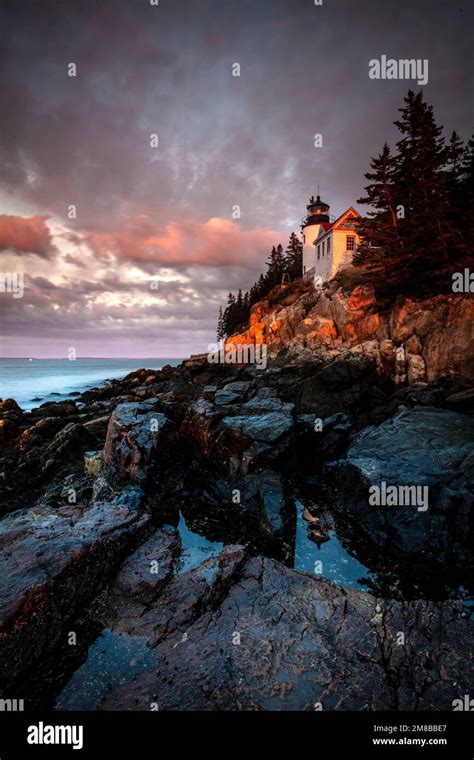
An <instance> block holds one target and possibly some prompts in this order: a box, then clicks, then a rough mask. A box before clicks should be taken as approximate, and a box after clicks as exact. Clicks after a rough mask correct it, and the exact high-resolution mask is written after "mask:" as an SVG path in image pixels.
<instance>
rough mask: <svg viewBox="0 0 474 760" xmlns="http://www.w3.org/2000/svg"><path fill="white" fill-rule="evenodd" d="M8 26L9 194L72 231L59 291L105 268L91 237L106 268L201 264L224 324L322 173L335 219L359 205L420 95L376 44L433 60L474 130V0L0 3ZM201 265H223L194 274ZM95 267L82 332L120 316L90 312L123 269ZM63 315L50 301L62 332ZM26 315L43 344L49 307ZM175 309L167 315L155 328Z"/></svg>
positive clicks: (434, 87)
mask: <svg viewBox="0 0 474 760" xmlns="http://www.w3.org/2000/svg"><path fill="white" fill-rule="evenodd" d="M0 28H1V29H2V30H3V32H4V33H3V35H2V43H1V46H0V99H1V113H2V124H1V131H2V135H1V140H0V193H1V195H0V198H3V199H5V200H8V204H9V205H8V208H9V212H8V213H9V214H11V215H13V216H17V217H25V219H24V221H26V217H27V216H28V214H27V213H25V209H26V208H28V209H30V211H29V215H30V217H31V215H32V216H34V218H36V219H37V220H39V221H38V222H37V225H38V226H37V229H36V232H37V233H38V234H39V232H40V223H41V220H43V222H42V223H43V225H45V229H43V231H42V234H43V235H45V234H46V233H47V230H48V227H47V226H46V224H49V226H50V228H51V226H52V221H51V220H49V221H48V222H46V217H45V215H47V214H51V215H52V218H53V219H54V220H61V221H62V222H63V224H64V225H65V226H64V227H63V229H62V231H60V232H57V236H56V237H55V238H54V240H55V242H56V243H57V246H58V248H60V249H61V250H62V254H61V258H60V259H55V261H56V264H57V266H58V267H59V269H58V272H60V267H61V266H64V267H68V269H67V270H65V277H66V280H65V281H64V284H63V285H61V283H60V281H59V280H58V278H55V279H54V282H55V284H56V285H57V288H55V289H53V290H51V291H50V296H51V298H53V297H54V298H58V299H59V298H60V295H59V293H58V290H61V289H63V290H66V291H68V292H69V297H72V296H71V292H70V290H71V282H70V280H71V278H72V277H73V275H72V274H71V271H75V270H76V269H77V271H78V272H79V270H81V269H84V261H85V260H86V261H87V267H90V261H89V259H87V256H86V255H85V254H84V250H86V249H87V248H88V247H90V246H92V249H93V250H94V252H95V254H96V259H97V269H101V270H102V268H103V267H104V266H109V267H112V268H114V267H120V266H121V265H125V264H126V263H127V262H128V263H129V264H130V266H132V267H133V266H135V267H139V268H140V269H141V271H142V272H148V273H149V274H153V273H154V272H156V271H157V270H159V269H160V267H164V266H167V267H172V268H174V269H176V270H177V271H178V270H179V271H180V272H181V273H183V272H184V273H186V272H187V271H188V270H189V271H192V277H193V288H194V289H195V295H194V297H193V299H191V301H190V303H192V302H193V301H195V300H196V299H200V300H201V302H202V304H203V307H202V308H203V309H207V310H208V312H207V314H208V317H207V321H208V323H209V325H212V324H213V323H214V319H215V310H216V307H217V305H218V303H219V299H220V298H222V295H223V293H225V291H228V290H230V289H235V288H238V287H239V286H242V287H243V288H247V287H249V286H250V284H251V283H252V280H253V278H254V276H257V275H258V272H259V271H260V269H261V268H262V267H263V266H264V260H265V258H266V255H267V251H268V249H269V247H270V246H271V245H272V244H274V243H275V244H276V243H278V242H282V243H283V244H285V243H286V240H287V237H288V234H289V232H290V231H291V230H292V229H295V231H298V222H299V220H300V218H301V216H302V214H303V212H304V207H305V204H306V202H307V198H308V196H309V195H310V194H311V193H313V192H315V191H316V188H317V184H318V183H319V184H320V186H321V194H322V195H323V196H324V198H325V200H327V201H328V202H329V203H330V204H331V207H332V208H331V211H333V212H334V213H335V214H337V213H340V212H342V211H343V210H344V209H345V208H347V207H348V206H349V205H351V204H355V201H356V199H357V197H359V195H360V194H361V191H362V189H363V185H364V178H363V173H364V172H365V171H367V168H368V163H369V158H370V156H371V155H373V154H374V153H375V152H377V151H378V150H379V149H380V148H381V146H382V144H383V142H384V141H385V140H388V141H389V142H393V139H394V137H395V131H394V127H393V125H392V122H393V120H394V118H396V117H397V108H399V107H400V105H401V103H402V98H403V95H404V94H405V93H406V91H407V89H408V87H410V86H411V87H414V88H415V89H416V88H417V86H416V83H414V82H405V81H397V80H395V81H387V80H385V81H374V80H370V79H369V77H368V62H369V60H370V59H371V58H378V57H380V55H381V54H386V55H388V56H393V57H395V58H427V59H428V60H429V83H428V85H427V86H426V87H425V88H424V91H425V96H426V98H427V100H428V101H430V102H432V103H433V105H434V109H435V114H436V116H437V119H438V121H439V122H440V123H443V124H444V125H445V127H446V130H447V131H451V130H452V129H453V128H456V129H457V130H458V131H459V132H460V133H461V135H462V136H463V137H464V138H466V137H467V136H468V135H469V133H470V131H471V130H472V108H471V104H470V101H469V92H470V91H471V90H472V68H471V66H470V60H471V51H470V39H469V34H468V33H467V30H468V29H470V28H472V12H471V11H470V10H469V8H468V6H467V4H465V3H464V2H463V0H460V3H458V4H453V3H452V1H451V0H417V2H416V3H413V2H412V0H384V2H379V1H378V0H360V1H357V0H324V3H323V5H322V6H315V5H314V3H313V2H312V0H160V4H159V6H157V7H154V6H150V4H149V3H148V1H147V0H102V1H101V2H100V3H92V2H91V0H74V2H73V1H72V0H58V1H56V0H42V2H41V3H39V2H37V0H23V2H21V3H20V2H17V1H15V2H13V1H9V0H3V2H2V3H1V5H0ZM71 62H73V63H75V64H76V65H77V76H76V77H75V78H74V77H68V76H67V65H68V63H71ZM234 62H238V63H240V66H241V76H240V77H233V76H232V72H231V67H232V64H233V63H234ZM152 133H157V134H158V136H159V147H158V148H156V149H155V148H151V147H150V135H151V134H152ZM316 133H321V134H322V136H323V147H322V148H320V149H317V148H315V147H314V144H313V140H314V135H315V134H316ZM15 202H16V203H17V204H18V209H15V210H14V212H13V213H12V211H11V209H12V206H13V205H14V203H15ZM71 204H74V205H75V206H76V208H77V219H75V220H71V219H68V217H67V211H68V206H70V205H71ZM236 204H238V205H239V206H240V208H241V219H240V221H238V222H233V221H232V207H233V206H234V205H236ZM1 211H2V208H1V207H0V212H1ZM212 220H216V222H215V225H214V228H213V226H212V224H211V222H212ZM25 229H26V228H25ZM16 233H17V234H20V228H19V227H18V229H17V230H16ZM33 233H34V229H33V227H32V226H31V223H30V235H31V236H32V239H31V241H30V242H28V243H21V245H20V246H17V247H16V248H15V247H14V246H13V248H12V247H11V245H10V249H12V250H16V251H26V248H25V245H26V247H30V248H32V249H34V250H33V251H31V252H36V253H38V254H39V255H42V256H43V257H46V256H49V257H51V247H50V241H48V240H47V238H46V237H44V238H43V242H41V241H40V240H39V238H38V240H37V241H36V243H37V245H36V248H35V246H34V242H35V241H34V234H33ZM9 234H10V241H13V242H15V241H14V240H13V238H12V235H13V230H10V233H9ZM24 234H26V231H25V230H24ZM47 234H49V233H47ZM2 239H3V240H4V241H6V240H7V238H6V237H5V236H4V238H1V225H0V243H1V241H2ZM15 239H16V240H17V238H15ZM17 242H18V240H17ZM62 245H64V246H67V248H64V250H63V249H62V248H61V246H62ZM206 267H209V268H211V269H213V271H214V275H213V276H212V277H211V276H210V275H209V274H205V273H204V271H202V272H201V273H200V274H199V272H198V271H197V270H198V269H199V268H201V269H202V270H204V269H205V268H206ZM188 273H189V272H188ZM34 274H37V273H34ZM83 274H84V272H82V275H83ZM94 274H95V276H94V277H91V278H90V280H91V283H92V285H91V291H90V292H89V294H88V298H89V301H88V300H87V298H86V295H85V293H81V287H80V286H79V285H78V287H77V292H76V296H77V298H78V299H79V300H78V301H77V303H76V306H75V309H76V312H75V319H76V328H75V329H77V330H78V331H80V330H84V331H86V332H87V329H88V328H87V327H86V326H87V325H88V324H89V320H90V318H91V314H90V310H91V308H92V309H94V308H95V309H97V313H99V310H101V311H100V320H103V321H104V320H105V321H106V316H105V314H106V312H107V309H109V310H112V309H113V310H114V311H113V314H112V311H110V312H109V314H110V321H112V322H113V321H115V316H114V315H115V313H116V310H117V309H118V310H120V308H121V307H120V306H115V305H112V303H111V302H109V303H108V304H107V303H101V304H100V305H98V304H95V306H94V307H91V306H90V305H86V304H90V299H91V298H92V295H93V294H92V290H93V289H96V290H95V291H94V292H95V293H99V292H100V290H101V288H104V292H109V293H111V292H113V291H112V290H111V288H112V282H111V281H110V278H109V282H108V283H106V284H103V285H101V284H100V280H101V279H102V278H103V276H104V275H103V273H94ZM80 275H81V272H79V274H78V276H77V279H78V280H80V281H83V280H84V279H85V278H84V277H83V276H80ZM120 277H121V275H119V274H118V273H117V278H118V279H117V282H116V290H115V292H116V293H117V294H118V295H120V294H121V293H122V292H123V291H122V290H121V288H120V285H119V279H120ZM238 278H240V280H239V279H238ZM209 283H211V285H209ZM128 287H130V286H129V285H127V282H126V281H125V285H124V288H125V290H126V289H127V288H128ZM172 291H173V288H172V287H171V286H170V289H169V293H170V294H171V292H172ZM41 292H42V293H43V295H44V293H45V292H46V288H41ZM177 292H178V291H177ZM179 293H180V299H181V300H180V301H179V304H180V305H178V300H179V299H178V300H175V301H173V300H170V301H169V304H170V306H169V308H170V309H172V308H175V309H176V314H177V315H178V314H179V319H180V320H184V319H185V318H186V315H185V311H183V309H182V308H181V307H184V309H186V308H188V310H189V311H188V313H189V314H191V315H192V314H193V313H194V312H193V311H192V309H191V307H190V305H189V303H188V302H187V301H186V300H183V299H185V296H184V294H183V292H182V291H180V292H179ZM79 296H81V297H84V298H85V299H86V300H85V301H81V300H80V298H79ZM169 297H170V298H171V295H170V296H169ZM9 303H10V302H9ZM57 303H59V301H58V302H57ZM43 306H44V308H46V309H48V308H49V307H48V306H47V303H44V304H43ZM10 307H11V308H15V309H16V308H17V305H16V304H15V305H14V307H13V305H12V304H11V303H10ZM35 308H37V309H38V310H39V309H40V305H39V304H38V306H37V307H35ZM122 308H123V310H124V319H126V318H128V317H129V315H130V312H126V310H125V308H124V307H122ZM136 308H138V307H136ZM102 310H103V313H102ZM29 311H30V312H31V308H30V309H29ZM55 313H57V311H56V312H55V311H54V308H53V305H52V304H51V311H48V310H47V317H48V320H50V323H51V325H52V324H53V322H54V316H55ZM137 313H138V312H137ZM141 314H142V316H141V318H142V319H143V324H142V326H140V317H136V318H135V317H133V320H134V321H133V327H134V329H135V335H136V336H138V335H139V334H140V335H143V336H145V334H146V331H147V330H150V329H151V328H150V321H149V320H152V319H153V310H151V314H150V313H149V311H148V306H145V307H144V310H143V312H142V313H141ZM27 316H28V309H26V307H25V314H24V318H25V320H26V321H25V322H24V323H23V324H24V330H25V331H26V330H27V329H30V331H31V338H32V340H34V339H35V338H36V337H37V336H38V335H41V334H42V333H41V330H42V329H43V328H42V327H41V319H35V320H31V321H30V326H29V328H28V327H27V324H28V322H27V319H26V318H27ZM98 318H99V317H98ZM164 319H165V317H164V316H163V315H160V314H158V312H155V320H156V322H157V324H158V323H159V321H160V320H164ZM13 321H14V320H12V322H13ZM191 322H192V319H191ZM51 329H52V328H51ZM104 329H105V328H104ZM128 329H129V328H128V327H127V330H128ZM130 329H131V327H130ZM173 329H174V330H175V333H174V337H175V341H177V343H178V344H179V345H181V346H182V347H183V348H182V351H183V352H186V351H189V350H192V348H193V327H192V325H191V326H190V327H189V326H188V325H187V324H186V328H185V327H184V325H183V326H182V328H181V327H180V325H179V324H178V323H176V325H175V327H174V328H173ZM211 333H212V330H211V331H210V334H209V338H212V334H211ZM84 334H85V333H84ZM123 334H124V336H126V334H127V331H126V329H125V327H123ZM88 335H89V333H88ZM196 336H197V338H196V339H198V337H199V339H201V336H200V334H199V336H198V333H197V332H196ZM88 339H89V340H91V341H92V340H93V339H94V338H93V334H92V332H91V333H90V335H89V338H88ZM97 339H99V336H98V335H97ZM101 339H102V338H101ZM124 339H125V337H124Z"/></svg>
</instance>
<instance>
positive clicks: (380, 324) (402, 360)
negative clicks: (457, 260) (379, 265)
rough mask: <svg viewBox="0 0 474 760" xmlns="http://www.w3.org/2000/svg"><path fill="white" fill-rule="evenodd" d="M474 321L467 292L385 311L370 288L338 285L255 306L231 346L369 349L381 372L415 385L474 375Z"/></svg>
mask: <svg viewBox="0 0 474 760" xmlns="http://www.w3.org/2000/svg"><path fill="white" fill-rule="evenodd" d="M288 301H289V302H288ZM473 324H474V303H473V302H472V301H471V300H468V299H466V298H464V297H463V296H462V295H460V296H457V295H439V296H436V297H432V298H425V299H420V300H414V299H410V298H402V299H401V300H400V302H397V303H396V304H395V305H394V306H393V307H392V308H391V309H384V310H382V308H381V306H380V305H379V304H378V303H377V301H376V298H375V295H374V290H373V288H372V287H371V286H368V285H363V286H357V287H354V288H353V289H352V290H350V292H346V291H343V290H342V289H341V288H340V287H338V286H337V283H334V282H332V283H330V284H329V287H327V288H325V289H324V290H322V291H319V290H316V289H314V290H313V289H311V290H307V292H305V293H303V294H302V295H299V294H298V295H297V296H296V297H295V298H293V299H292V298H291V296H285V294H282V297H281V298H280V299H275V300H274V302H273V303H272V302H271V301H270V300H269V299H267V300H265V301H262V302H260V303H257V304H255V306H254V307H253V308H252V311H251V315H250V321H249V328H248V329H247V330H245V331H244V332H242V333H239V334H237V335H233V336H232V337H231V338H229V339H228V340H227V345H230V344H235V345H240V344H252V343H264V344H266V345H267V347H268V351H269V354H270V355H276V354H277V353H278V352H279V351H280V350H282V349H290V351H295V352H300V351H302V350H303V349H309V350H310V351H312V352H325V353H327V354H329V355H335V354H336V353H341V352H347V351H354V350H363V351H364V352H367V353H370V354H372V355H373V356H374V357H375V359H376V362H377V366H378V368H379V372H380V374H382V375H384V376H386V377H387V378H390V379H392V380H394V381H395V382H396V383H397V384H404V383H408V384H413V383H419V382H431V381H434V380H436V379H438V378H439V377H443V376H446V375H451V374H454V373H459V374H462V375H464V376H466V377H471V378H472V377H474V358H473V357H474V331H473Z"/></svg>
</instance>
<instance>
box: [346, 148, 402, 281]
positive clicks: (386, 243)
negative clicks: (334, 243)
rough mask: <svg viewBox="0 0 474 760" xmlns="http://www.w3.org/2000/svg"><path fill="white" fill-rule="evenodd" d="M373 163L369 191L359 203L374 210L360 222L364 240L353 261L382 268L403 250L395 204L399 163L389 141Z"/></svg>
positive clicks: (368, 174) (369, 177) (369, 173)
mask: <svg viewBox="0 0 474 760" xmlns="http://www.w3.org/2000/svg"><path fill="white" fill-rule="evenodd" d="M370 166H371V169H372V171H370V172H367V173H366V174H364V176H365V178H366V179H368V180H369V184H368V185H367V186H366V188H365V190H366V193H367V194H366V195H365V196H364V197H362V198H359V199H358V200H357V203H362V204H368V205H370V206H372V207H373V209H374V211H369V212H368V213H367V216H366V217H363V218H362V219H361V220H360V222H359V225H358V226H359V232H360V235H361V236H362V242H361V244H360V246H359V249H358V251H357V252H356V253H355V254H354V263H355V264H358V263H361V264H362V263H365V264H366V266H368V267H371V268H372V269H374V270H380V268H382V267H383V266H385V265H386V263H387V258H388V257H389V256H391V257H392V258H396V257H398V256H400V254H401V253H402V252H403V241H402V239H401V237H400V231H399V227H400V222H399V219H398V217H397V206H396V185H395V179H394V175H395V170H396V162H395V159H394V157H393V156H392V154H391V151H390V148H389V146H388V145H387V143H385V145H384V146H383V149H382V152H381V153H380V155H378V156H377V157H376V158H373V159H371V162H370Z"/></svg>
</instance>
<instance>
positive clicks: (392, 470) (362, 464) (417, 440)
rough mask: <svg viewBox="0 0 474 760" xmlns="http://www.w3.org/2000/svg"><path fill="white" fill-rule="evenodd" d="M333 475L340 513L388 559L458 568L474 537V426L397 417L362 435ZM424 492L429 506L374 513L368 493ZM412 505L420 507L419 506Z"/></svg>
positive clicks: (456, 418) (443, 417) (459, 420)
mask: <svg viewBox="0 0 474 760" xmlns="http://www.w3.org/2000/svg"><path fill="white" fill-rule="evenodd" d="M330 470H331V471H333V472H335V473H336V475H337V481H338V486H339V491H340V499H339V509H340V510H341V511H343V512H344V514H346V515H350V516H352V517H354V518H355V519H356V520H357V524H358V526H359V530H360V529H362V530H364V531H365V532H366V533H367V534H368V535H369V536H370V538H371V539H373V540H374V541H375V542H376V543H377V544H379V545H382V546H384V548H385V549H386V550H387V551H388V552H390V553H395V554H396V553H400V552H402V553H408V554H413V553H420V552H423V553H424V554H425V555H426V556H430V557H431V558H434V559H438V560H440V561H453V562H456V561H458V560H460V559H462V558H463V557H464V556H465V555H466V553H467V552H468V551H469V546H470V542H471V539H472V535H473V525H474V519H473V513H472V508H473V504H474V419H473V418H472V417H469V416H467V415H462V414H458V413H456V412H451V411H448V410H446V409H437V408H434V407H423V408H414V409H409V410H405V411H401V412H400V413H399V414H397V415H396V416H395V417H393V418H392V419H389V420H386V421H385V422H383V423H382V424H381V425H379V426H378V427H376V426H370V427H368V428H366V429H364V430H362V431H361V432H360V433H359V434H358V435H357V436H356V438H355V439H354V441H353V443H352V445H351V447H350V449H349V451H348V452H347V457H346V458H345V459H344V460H341V461H339V462H336V463H335V464H334V465H332V466H331V467H330ZM382 482H385V483H386V484H387V485H394V486H397V487H406V486H410V487H411V486H418V487H419V488H420V489H422V488H424V487H425V486H426V488H427V491H426V494H427V498H428V506H427V508H426V509H423V507H422V506H420V505H421V499H422V498H423V494H424V493H425V492H422V491H420V497H421V498H420V499H419V500H418V501H419V502H420V504H419V506H417V505H416V504H415V505H414V506H409V505H407V506H383V505H381V506H376V505H371V504H370V503H369V496H370V494H369V488H371V487H374V486H376V487H380V488H381V487H382V485H381V484H382ZM418 501H417V504H418Z"/></svg>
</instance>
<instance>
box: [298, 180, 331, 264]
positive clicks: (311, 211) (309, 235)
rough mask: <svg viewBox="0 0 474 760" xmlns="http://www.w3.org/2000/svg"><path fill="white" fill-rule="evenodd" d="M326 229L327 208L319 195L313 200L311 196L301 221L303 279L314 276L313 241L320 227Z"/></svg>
mask: <svg viewBox="0 0 474 760" xmlns="http://www.w3.org/2000/svg"><path fill="white" fill-rule="evenodd" d="M322 225H324V227H323V229H328V228H329V226H330V220H329V206H328V204H327V203H324V201H322V200H321V198H320V197H319V195H318V196H317V197H316V200H315V199H314V196H311V198H310V199H309V203H308V205H307V206H306V216H304V217H303V219H302V220H301V232H302V234H303V277H304V278H305V279H310V278H312V277H313V276H314V268H315V265H316V249H315V247H314V241H315V240H316V238H317V237H318V235H319V233H320V230H321V226H322Z"/></svg>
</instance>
